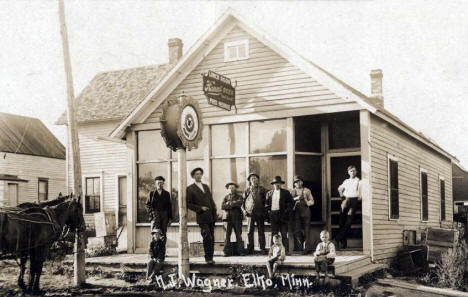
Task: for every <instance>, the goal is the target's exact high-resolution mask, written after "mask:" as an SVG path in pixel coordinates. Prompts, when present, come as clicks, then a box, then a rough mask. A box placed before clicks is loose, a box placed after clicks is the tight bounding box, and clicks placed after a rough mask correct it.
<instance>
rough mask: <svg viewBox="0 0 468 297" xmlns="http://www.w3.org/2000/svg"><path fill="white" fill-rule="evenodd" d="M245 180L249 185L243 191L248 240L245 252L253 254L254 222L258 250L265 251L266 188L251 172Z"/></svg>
mask: <svg viewBox="0 0 468 297" xmlns="http://www.w3.org/2000/svg"><path fill="white" fill-rule="evenodd" d="M247 180H248V182H249V187H248V188H247V189H245V192H244V197H243V198H244V204H243V209H244V212H245V215H246V216H247V223H248V229H247V230H248V240H249V243H248V245H247V252H248V253H249V254H253V251H254V232H255V224H256V225H257V232H258V241H259V245H260V250H261V251H262V252H263V253H266V249H265V218H266V216H267V210H266V208H265V203H266V192H267V191H266V190H265V188H263V187H262V186H260V185H259V181H260V177H259V176H258V175H257V174H255V173H251V174H250V175H249V176H248V177H247Z"/></svg>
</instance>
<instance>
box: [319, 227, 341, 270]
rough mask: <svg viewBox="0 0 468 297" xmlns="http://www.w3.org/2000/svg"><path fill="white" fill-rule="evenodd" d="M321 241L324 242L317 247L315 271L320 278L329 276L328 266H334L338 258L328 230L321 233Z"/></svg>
mask: <svg viewBox="0 0 468 297" xmlns="http://www.w3.org/2000/svg"><path fill="white" fill-rule="evenodd" d="M320 240H321V241H322V242H320V243H319V244H318V245H317V249H316V250H315V252H314V256H315V258H314V261H315V271H317V276H318V277H319V278H320V277H327V276H328V265H331V264H333V262H335V257H336V252H335V245H334V244H333V242H331V241H330V234H329V233H328V231H327V230H323V231H322V232H320Z"/></svg>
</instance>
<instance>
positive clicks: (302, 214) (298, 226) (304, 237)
mask: <svg viewBox="0 0 468 297" xmlns="http://www.w3.org/2000/svg"><path fill="white" fill-rule="evenodd" d="M293 182H294V189H293V190H292V191H291V195H292V196H293V199H294V207H293V211H294V235H295V236H294V237H295V239H296V240H297V241H298V244H299V246H300V247H301V248H303V252H304V254H308V253H309V251H310V250H311V249H310V247H309V244H310V240H309V229H310V208H309V207H310V206H312V205H314V197H313V196H312V193H311V192H310V190H309V189H308V188H306V187H304V180H303V179H302V177H300V176H299V175H296V176H295V177H294V180H293Z"/></svg>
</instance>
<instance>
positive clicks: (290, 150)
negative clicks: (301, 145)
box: [286, 117, 296, 253]
mask: <svg viewBox="0 0 468 297" xmlns="http://www.w3.org/2000/svg"><path fill="white" fill-rule="evenodd" d="M294 150H295V137H294V119H293V118H292V117H289V118H287V119H286V155H287V157H286V168H287V171H286V172H287V174H286V175H287V176H286V181H287V182H286V185H287V186H288V188H289V189H292V188H294V184H293V179H294V172H295V170H296V168H295V165H296V164H295V163H296V158H295V155H294ZM288 234H289V235H288V241H289V252H290V253H292V252H293V251H294V220H293V219H290V220H289V224H288Z"/></svg>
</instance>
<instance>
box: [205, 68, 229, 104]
mask: <svg viewBox="0 0 468 297" xmlns="http://www.w3.org/2000/svg"><path fill="white" fill-rule="evenodd" d="M202 76H203V92H204V93H205V96H206V98H207V99H208V103H209V104H211V105H215V106H219V107H221V108H223V109H226V110H231V107H232V106H235V105H236V88H235V86H233V85H232V83H231V79H229V78H227V77H225V76H223V75H221V74H218V73H216V72H213V71H211V70H209V71H208V73H204V74H202Z"/></svg>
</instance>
